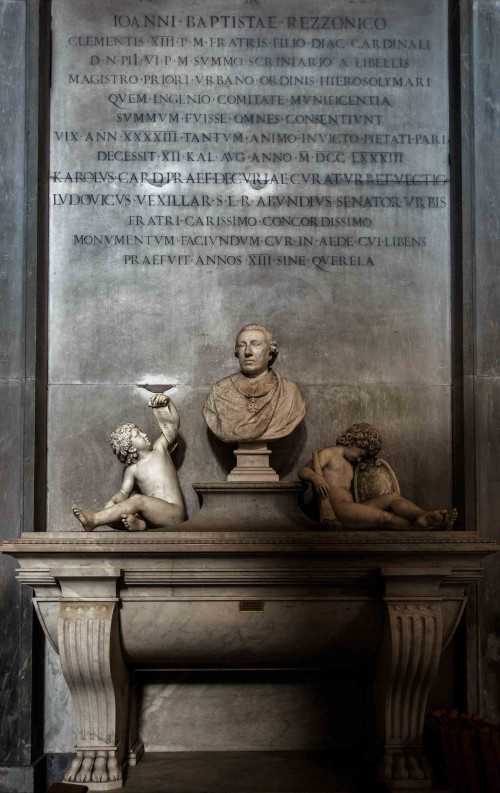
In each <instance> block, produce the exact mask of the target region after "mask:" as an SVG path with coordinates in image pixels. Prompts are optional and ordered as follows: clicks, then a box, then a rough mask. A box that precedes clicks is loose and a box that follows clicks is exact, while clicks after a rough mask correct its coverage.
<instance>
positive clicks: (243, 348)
mask: <svg viewBox="0 0 500 793" xmlns="http://www.w3.org/2000/svg"><path fill="white" fill-rule="evenodd" d="M235 349H236V355H237V357H238V361H239V364H240V369H241V371H242V374H244V375H245V377H259V375H262V374H264V373H265V372H267V371H268V369H269V361H270V357H271V348H270V346H269V343H268V341H267V339H266V335H265V333H263V332H262V331H261V330H242V331H241V333H238V337H237V339H236V345H235Z"/></svg>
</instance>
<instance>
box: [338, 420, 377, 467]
mask: <svg viewBox="0 0 500 793" xmlns="http://www.w3.org/2000/svg"><path fill="white" fill-rule="evenodd" d="M336 443H337V446H359V447H360V448H361V449H366V450H367V451H368V455H369V457H371V458H372V459H375V457H376V456H377V454H378V453H379V452H380V450H381V448H382V436H381V434H380V432H379V431H378V429H377V428H376V427H374V426H373V424H366V423H365V422H360V423H359V424H351V426H350V427H348V428H347V429H346V431H345V432H343V433H342V435H339V437H338V438H337V441H336Z"/></svg>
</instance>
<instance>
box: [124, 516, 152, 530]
mask: <svg viewBox="0 0 500 793" xmlns="http://www.w3.org/2000/svg"><path fill="white" fill-rule="evenodd" d="M122 523H123V525H124V526H125V528H126V529H127V530H128V531H144V529H145V528H146V522H145V521H144V520H141V518H140V517H139V516H138V515H122Z"/></svg>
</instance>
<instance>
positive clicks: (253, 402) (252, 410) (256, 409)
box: [248, 397, 259, 414]
mask: <svg viewBox="0 0 500 793" xmlns="http://www.w3.org/2000/svg"><path fill="white" fill-rule="evenodd" d="M248 410H249V411H250V413H254V414H255V413H258V412H259V406H258V404H257V401H256V399H255V397H251V398H250V402H249V405H248Z"/></svg>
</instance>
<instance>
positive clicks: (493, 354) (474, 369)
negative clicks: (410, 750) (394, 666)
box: [460, 0, 500, 721]
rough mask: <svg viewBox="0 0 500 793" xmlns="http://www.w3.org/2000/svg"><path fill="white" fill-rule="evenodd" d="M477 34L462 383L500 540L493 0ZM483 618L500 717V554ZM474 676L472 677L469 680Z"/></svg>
mask: <svg viewBox="0 0 500 793" xmlns="http://www.w3.org/2000/svg"><path fill="white" fill-rule="evenodd" d="M463 5H464V7H466V8H467V10H468V11H469V12H470V30H471V31H472V37H471V40H470V46H469V49H468V52H467V53H466V54H465V55H464V65H465V67H466V68H465V69H464V88H465V90H466V92H467V100H466V101H467V104H466V110H467V114H465V113H464V114H463V121H464V126H463V144H464V145H463V162H464V167H463V171H464V175H465V177H466V180H467V182H466V184H467V186H468V188H470V189H468V190H467V192H464V228H465V229H466V230H467V235H468V240H469V245H468V248H467V249H466V255H465V256H464V263H465V271H466V272H467V273H468V278H469V284H468V290H467V291H468V296H467V297H466V301H464V302H466V304H467V321H466V323H465V324H464V339H466V344H467V355H466V356H464V358H465V366H464V372H463V378H462V381H461V384H460V387H461V388H462V389H463V392H464V393H465V394H466V405H467V406H466V421H467V427H468V428H470V429H469V444H470V448H469V456H468V457H466V467H467V472H468V477H469V480H470V479H472V480H473V481H470V482H469V485H468V487H469V490H470V491H473V490H475V499H474V501H473V509H474V512H475V520H476V528H477V529H478V531H479V532H480V534H481V535H482V536H484V537H488V538H490V539H494V540H497V541H499V540H500V522H499V517H500V473H499V470H500V469H499V461H500V322H499V317H500V279H499V266H500V252H499V239H500V217H499V214H498V204H499V193H500V162H499V159H498V147H499V146H500V112H499V111H500V80H499V77H498V75H499V63H500V7H499V5H498V3H496V2H490V0H479V2H476V3H474V4H472V3H470V4H469V3H464V4H463ZM464 291H465V289H464ZM476 615H477V621H478V623H479V638H480V647H481V653H480V657H479V659H478V660H479V664H478V666H479V671H478V673H477V680H478V685H477V686H476V688H477V703H474V704H477V708H478V709H480V710H481V711H482V712H484V713H485V714H487V715H489V716H491V717H493V718H494V719H495V720H496V721H498V720H499V718H500V683H499V681H500V675H499V671H500V557H499V555H497V556H496V557H493V558H492V559H491V560H490V561H489V563H488V566H487V574H486V577H485V581H484V584H483V586H482V587H481V588H480V590H479V593H478V599H477V603H476V604H475V605H474V613H473V614H472V615H471V618H470V621H471V622H472V624H474V622H475V617H476ZM471 683H472V681H471V680H469V686H470V688H471V689H472V690H473V688H474V687H473V686H472V685H471Z"/></svg>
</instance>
